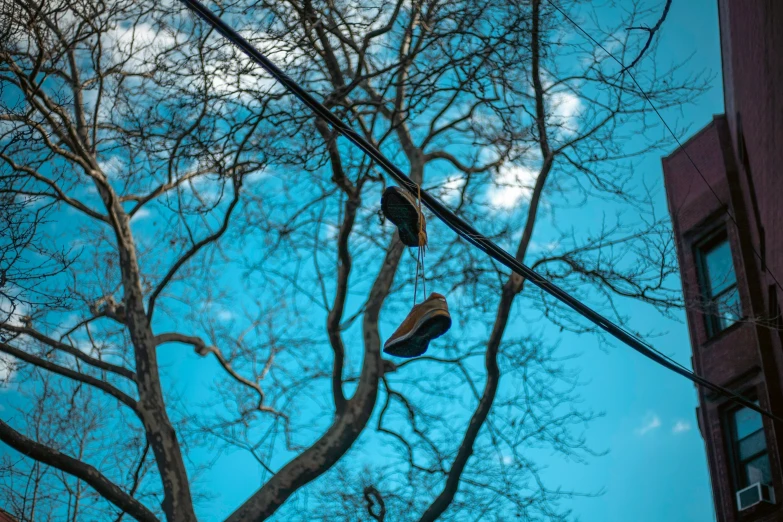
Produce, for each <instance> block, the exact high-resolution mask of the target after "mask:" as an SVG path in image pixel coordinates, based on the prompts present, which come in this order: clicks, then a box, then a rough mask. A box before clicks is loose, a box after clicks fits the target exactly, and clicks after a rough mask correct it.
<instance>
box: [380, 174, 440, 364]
mask: <svg viewBox="0 0 783 522" xmlns="http://www.w3.org/2000/svg"><path fill="white" fill-rule="evenodd" d="M381 211H382V212H383V214H384V216H386V217H387V218H388V219H389V220H390V221H391V222H392V223H394V224H395V225H396V226H397V230H398V232H399V235H400V241H402V243H403V244H404V245H406V246H409V247H416V248H421V249H423V248H424V247H426V246H427V229H426V225H427V223H426V220H425V218H424V214H423V213H422V212H421V206H420V205H418V204H417V202H416V199H415V198H414V197H413V196H412V195H411V194H410V193H409V192H407V191H406V190H404V189H401V188H399V187H389V188H387V189H386V190H385V191H384V192H383V196H382V197H381ZM449 328H451V315H449V307H448V304H447V303H446V298H445V297H444V296H443V295H441V294H438V293H435V292H433V293H431V294H430V296H429V297H428V298H427V299H425V300H424V302H422V303H419V304H416V305H414V306H413V309H411V311H410V313H409V314H408V316H407V317H406V318H405V320H404V321H403V322H402V324H401V325H400V327H399V328H397V330H396V331H395V332H394V333H393V334H392V336H391V337H390V338H389V339H388V340H387V341H386V343H384V345H383V351H384V352H385V353H388V354H389V355H394V356H396V357H408V358H409V357H417V356H419V355H422V354H423V353H424V352H426V351H427V347H428V346H429V344H430V341H431V340H433V339H435V338H437V337H440V336H441V335H443V334H444V333H446V332H447V331H448V329H449Z"/></svg>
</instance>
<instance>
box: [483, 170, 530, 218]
mask: <svg viewBox="0 0 783 522" xmlns="http://www.w3.org/2000/svg"><path fill="white" fill-rule="evenodd" d="M537 178H538V171H536V170H533V169H531V168H529V167H522V166H519V165H504V166H502V167H501V168H500V170H499V172H498V173H497V175H496V176H495V180H494V181H495V184H494V185H493V186H492V187H490V189H489V192H488V196H489V202H490V203H491V204H492V206H493V207H495V208H496V209H499V210H511V209H513V208H514V207H516V206H517V205H519V203H520V202H521V201H527V200H529V199H530V195H531V194H532V193H533V186H534V185H535V183H536V179H537Z"/></svg>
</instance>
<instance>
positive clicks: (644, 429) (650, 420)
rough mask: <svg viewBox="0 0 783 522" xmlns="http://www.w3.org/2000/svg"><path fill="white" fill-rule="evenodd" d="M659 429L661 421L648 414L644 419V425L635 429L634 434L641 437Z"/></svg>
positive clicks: (652, 414) (654, 415)
mask: <svg viewBox="0 0 783 522" xmlns="http://www.w3.org/2000/svg"><path fill="white" fill-rule="evenodd" d="M660 427H661V419H660V418H659V417H658V416H657V415H656V414H654V413H648V414H647V415H646V416H645V418H644V423H643V424H642V425H641V426H640V427H639V428H637V429H636V434H637V435H639V436H640V437H641V436H644V435H646V434H647V433H649V432H651V431H653V430H657V429H658V428H660Z"/></svg>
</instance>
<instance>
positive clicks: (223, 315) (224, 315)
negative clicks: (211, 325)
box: [217, 309, 234, 322]
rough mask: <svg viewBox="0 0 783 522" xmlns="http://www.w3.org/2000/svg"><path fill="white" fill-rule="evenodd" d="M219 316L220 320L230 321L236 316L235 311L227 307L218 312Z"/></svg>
mask: <svg viewBox="0 0 783 522" xmlns="http://www.w3.org/2000/svg"><path fill="white" fill-rule="evenodd" d="M217 318H218V320H219V321H224V322H225V321H230V320H231V319H233V318H234V312H232V311H231V310H225V309H223V310H220V311H219V312H218V313H217Z"/></svg>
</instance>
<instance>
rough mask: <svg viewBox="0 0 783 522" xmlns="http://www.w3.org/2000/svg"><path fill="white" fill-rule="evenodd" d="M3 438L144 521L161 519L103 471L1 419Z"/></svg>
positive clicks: (0, 438) (22, 451) (1, 436)
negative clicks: (16, 428) (31, 436)
mask: <svg viewBox="0 0 783 522" xmlns="http://www.w3.org/2000/svg"><path fill="white" fill-rule="evenodd" d="M0 440H2V441H3V442H5V443H6V444H8V445H9V446H11V447H12V448H14V449H15V450H16V451H18V452H19V453H22V454H23V455H27V456H28V457H30V458H32V459H34V460H37V461H38V462H41V463H43V464H46V465H47V466H52V467H54V468H57V469H59V470H60V471H64V472H65V473H68V474H70V475H73V476H74V477H76V478H78V479H80V480H83V481H84V482H86V483H87V484H89V485H90V486H92V487H93V489H95V491H97V492H98V493H99V494H100V495H101V496H102V497H103V498H105V499H106V500H108V501H109V502H111V503H112V504H114V505H115V506H117V507H118V508H120V509H121V510H123V511H124V512H127V513H128V514H129V515H131V516H133V517H134V518H136V519H137V520H141V521H142V522H157V520H158V519H157V517H156V516H155V515H154V514H153V513H152V511H150V510H149V509H147V508H146V507H145V506H144V505H143V504H142V503H141V502H139V501H138V500H136V499H135V498H133V497H131V496H130V495H128V494H127V493H125V492H124V491H123V490H122V489H120V488H119V487H118V486H117V485H116V484H114V483H113V482H111V481H110V480H109V479H107V478H106V477H105V476H104V475H103V474H102V473H101V472H100V471H98V470H97V469H95V468H94V467H92V466H90V465H89V464H86V463H84V462H82V461H80V460H77V459H75V458H73V457H70V456H68V455H65V454H64V453H60V452H59V451H57V450H55V449H52V448H49V447H47V446H44V445H43V444H39V443H38V442H36V441H34V440H32V439H29V438H27V437H25V436H24V435H22V434H21V433H19V432H18V431H16V430H15V429H13V428H12V427H10V426H9V425H8V424H6V423H5V422H3V421H2V420H0Z"/></svg>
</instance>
